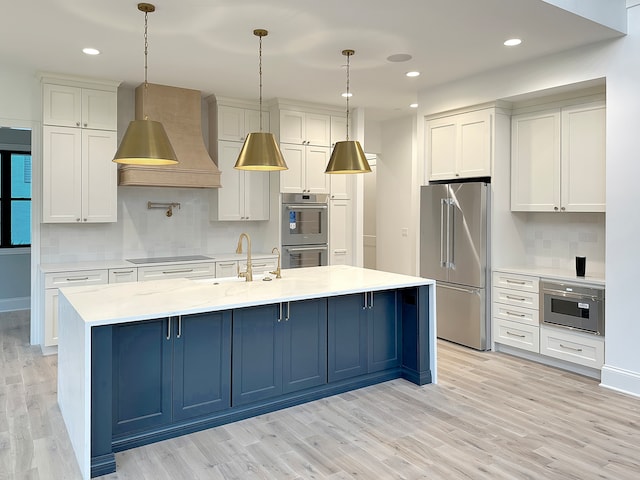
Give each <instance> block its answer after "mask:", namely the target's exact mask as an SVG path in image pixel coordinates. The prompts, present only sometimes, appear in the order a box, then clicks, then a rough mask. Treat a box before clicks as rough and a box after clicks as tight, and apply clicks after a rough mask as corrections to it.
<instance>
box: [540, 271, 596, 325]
mask: <svg viewBox="0 0 640 480" xmlns="http://www.w3.org/2000/svg"><path fill="white" fill-rule="evenodd" d="M541 287H542V299H541V303H542V305H541V306H542V309H543V314H542V323H544V324H547V325H553V326H559V327H565V328H570V329H574V330H580V331H582V332H587V333H592V334H594V335H604V290H603V289H599V288H590V287H584V286H575V285H567V284H556V283H550V282H542V283H541Z"/></svg>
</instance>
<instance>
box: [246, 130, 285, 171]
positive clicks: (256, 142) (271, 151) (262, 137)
mask: <svg viewBox="0 0 640 480" xmlns="http://www.w3.org/2000/svg"><path fill="white" fill-rule="evenodd" d="M234 168H237V169H238V170H258V171H263V172H264V171H274V170H286V169H287V164H286V163H285V161H284V158H283V157H282V153H281V152H280V149H279V148H278V143H277V142H276V138H275V137H274V136H273V133H269V132H254V133H250V134H249V135H247V138H246V140H245V141H244V145H243V146H242V150H240V155H238V160H237V161H236V164H235V166H234Z"/></svg>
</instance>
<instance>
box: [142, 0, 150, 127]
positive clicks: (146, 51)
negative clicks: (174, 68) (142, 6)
mask: <svg viewBox="0 0 640 480" xmlns="http://www.w3.org/2000/svg"><path fill="white" fill-rule="evenodd" d="M148 17H149V12H148V11H145V12H144V103H143V104H142V118H144V119H145V120H148V117H147V115H146V114H145V111H144V110H145V108H146V104H147V90H148V89H149V83H148V82H147V70H148V66H147V55H148V54H149V36H148V25H147V19H148Z"/></svg>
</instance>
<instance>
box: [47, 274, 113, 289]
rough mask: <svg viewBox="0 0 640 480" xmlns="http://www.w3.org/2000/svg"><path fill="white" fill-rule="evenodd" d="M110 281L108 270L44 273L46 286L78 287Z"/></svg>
mask: <svg viewBox="0 0 640 480" xmlns="http://www.w3.org/2000/svg"><path fill="white" fill-rule="evenodd" d="M108 282H109V273H108V271H107V270H84V271H81V272H78V271H75V272H58V273H46V274H45V275H44V287H45V288H60V287H77V286H80V285H103V284H106V283H108Z"/></svg>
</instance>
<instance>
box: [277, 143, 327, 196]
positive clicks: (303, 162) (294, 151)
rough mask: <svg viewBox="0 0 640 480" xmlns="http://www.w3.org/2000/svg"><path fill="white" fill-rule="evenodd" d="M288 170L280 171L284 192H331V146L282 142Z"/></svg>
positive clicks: (281, 189) (281, 185)
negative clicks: (327, 169)
mask: <svg viewBox="0 0 640 480" xmlns="http://www.w3.org/2000/svg"><path fill="white" fill-rule="evenodd" d="M280 150H281V151H282V155H283V156H284V161H285V162H286V163H287V167H289V168H288V170H283V171H281V172H280V191H281V192H282V193H329V189H330V179H329V177H330V176H331V175H327V174H326V173H324V171H325V170H326V168H327V164H328V163H329V156H330V155H331V149H330V148H329V147H320V146H307V145H292V144H286V143H283V144H280Z"/></svg>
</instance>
